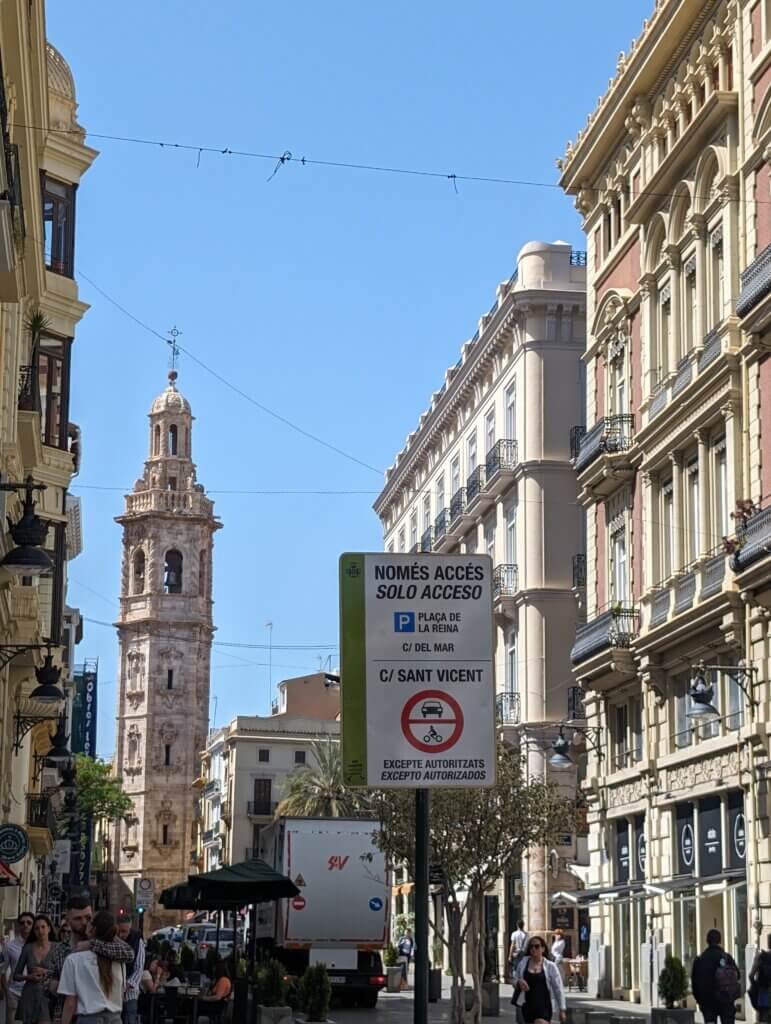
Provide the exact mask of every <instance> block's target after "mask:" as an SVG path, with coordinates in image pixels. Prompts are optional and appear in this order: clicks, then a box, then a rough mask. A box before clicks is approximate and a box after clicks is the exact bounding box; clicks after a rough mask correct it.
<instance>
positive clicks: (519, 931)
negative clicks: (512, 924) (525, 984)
mask: <svg viewBox="0 0 771 1024" xmlns="http://www.w3.org/2000/svg"><path fill="white" fill-rule="evenodd" d="M527 939H528V934H527V932H526V931H525V922H524V921H523V920H522V919H521V918H520V920H519V921H517V927H516V930H515V931H513V932H512V933H511V941H510V945H509V970H510V972H511V974H513V973H514V968H515V967H516V966H517V964H518V963H519V961H520V960H521V959H522V957H523V956H524V955H525V946H527Z"/></svg>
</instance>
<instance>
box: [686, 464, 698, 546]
mask: <svg viewBox="0 0 771 1024" xmlns="http://www.w3.org/2000/svg"><path fill="white" fill-rule="evenodd" d="M686 472H687V503H688V510H687V511H688V562H689V563H690V562H695V561H696V559H697V558H698V557H699V555H700V554H701V537H700V536H699V464H698V462H697V461H696V460H694V461H692V462H690V463H689V464H688V468H687V471H686Z"/></svg>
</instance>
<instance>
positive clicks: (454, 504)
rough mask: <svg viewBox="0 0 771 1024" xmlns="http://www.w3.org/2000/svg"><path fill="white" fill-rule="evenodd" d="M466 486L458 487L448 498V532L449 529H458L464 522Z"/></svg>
mask: <svg viewBox="0 0 771 1024" xmlns="http://www.w3.org/2000/svg"><path fill="white" fill-rule="evenodd" d="M466 521H467V520H466V488H465V487H459V488H458V490H457V491H456V492H455V494H453V496H452V498H450V522H449V524H448V532H450V531H451V530H456V529H458V530H460V528H461V527H462V526H464V525H465V523H466Z"/></svg>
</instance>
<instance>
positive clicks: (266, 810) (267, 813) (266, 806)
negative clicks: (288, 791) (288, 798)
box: [246, 800, 278, 818]
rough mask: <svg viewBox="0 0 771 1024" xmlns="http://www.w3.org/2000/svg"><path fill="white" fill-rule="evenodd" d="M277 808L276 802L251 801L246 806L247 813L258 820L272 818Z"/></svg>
mask: <svg viewBox="0 0 771 1024" xmlns="http://www.w3.org/2000/svg"><path fill="white" fill-rule="evenodd" d="M277 806H278V804H277V801H275V800H250V801H249V802H248V803H247V805H246V813H247V814H251V815H253V816H254V817H257V818H267V817H272V816H273V814H274V812H275V810H276V807H277Z"/></svg>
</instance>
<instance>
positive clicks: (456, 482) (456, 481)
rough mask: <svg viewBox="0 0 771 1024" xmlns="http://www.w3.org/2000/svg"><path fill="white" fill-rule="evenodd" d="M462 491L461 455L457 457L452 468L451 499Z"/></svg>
mask: <svg viewBox="0 0 771 1024" xmlns="http://www.w3.org/2000/svg"><path fill="white" fill-rule="evenodd" d="M459 490H460V455H456V456H455V458H454V459H453V460H452V466H451V467H450V491H451V495H450V497H454V496H455V495H456V494H457V493H458V491H459Z"/></svg>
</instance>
